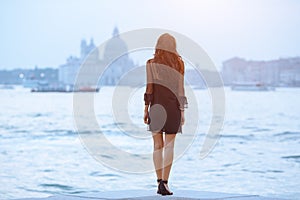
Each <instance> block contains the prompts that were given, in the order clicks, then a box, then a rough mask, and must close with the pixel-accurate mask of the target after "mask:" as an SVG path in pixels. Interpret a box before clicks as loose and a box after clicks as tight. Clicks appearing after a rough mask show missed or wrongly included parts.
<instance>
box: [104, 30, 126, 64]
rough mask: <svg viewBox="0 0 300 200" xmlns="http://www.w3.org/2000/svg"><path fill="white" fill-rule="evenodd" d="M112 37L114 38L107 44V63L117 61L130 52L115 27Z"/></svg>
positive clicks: (105, 51) (105, 54)
mask: <svg viewBox="0 0 300 200" xmlns="http://www.w3.org/2000/svg"><path fill="white" fill-rule="evenodd" d="M112 35H113V37H112V38H111V39H110V40H109V41H108V42H107V44H106V46H105V49H104V54H103V60H104V61H107V62H111V61H112V60H115V59H117V58H118V57H119V56H121V55H123V54H124V53H126V52H127V51H128V47H127V45H126V43H125V42H124V41H123V40H122V39H121V38H120V37H119V30H118V28H117V27H115V29H114V31H113V34H112ZM123 56H124V55H123Z"/></svg>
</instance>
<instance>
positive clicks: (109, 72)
mask: <svg viewBox="0 0 300 200" xmlns="http://www.w3.org/2000/svg"><path fill="white" fill-rule="evenodd" d="M112 36H113V38H112V39H111V40H109V42H108V43H107V44H106V46H105V49H104V52H103V58H100V57H99V52H98V49H97V48H96V46H95V45H94V42H93V39H91V41H90V44H87V42H86V41H85V40H82V41H81V45H80V57H79V58H78V57H73V56H71V57H69V58H68V59H67V62H66V63H65V64H63V65H61V66H59V81H60V82H61V83H62V84H64V85H71V86H73V85H74V84H75V80H76V77H77V74H78V72H79V70H80V67H81V66H82V65H84V66H85V67H86V66H88V69H90V71H88V72H86V73H85V74H81V78H82V79H81V80H79V82H78V84H80V85H82V86H91V84H92V83H93V82H94V81H95V80H91V74H93V73H95V72H96V71H97V70H99V69H100V68H102V67H105V68H106V70H105V72H104V74H103V75H102V77H101V80H100V82H99V84H100V83H101V84H102V85H115V84H117V83H118V80H119V79H120V77H121V76H122V75H123V74H124V73H125V72H127V71H129V70H130V69H131V68H133V67H134V62H133V61H132V60H131V59H130V58H129V56H128V54H127V53H126V54H124V52H128V48H127V45H126V43H125V42H124V41H123V40H122V39H121V38H120V36H119V30H118V28H117V27H115V28H114V30H113V35H112ZM120 55H122V56H121V57H119V56H120ZM86 58H88V59H87V60H86ZM99 78H100V77H99Z"/></svg>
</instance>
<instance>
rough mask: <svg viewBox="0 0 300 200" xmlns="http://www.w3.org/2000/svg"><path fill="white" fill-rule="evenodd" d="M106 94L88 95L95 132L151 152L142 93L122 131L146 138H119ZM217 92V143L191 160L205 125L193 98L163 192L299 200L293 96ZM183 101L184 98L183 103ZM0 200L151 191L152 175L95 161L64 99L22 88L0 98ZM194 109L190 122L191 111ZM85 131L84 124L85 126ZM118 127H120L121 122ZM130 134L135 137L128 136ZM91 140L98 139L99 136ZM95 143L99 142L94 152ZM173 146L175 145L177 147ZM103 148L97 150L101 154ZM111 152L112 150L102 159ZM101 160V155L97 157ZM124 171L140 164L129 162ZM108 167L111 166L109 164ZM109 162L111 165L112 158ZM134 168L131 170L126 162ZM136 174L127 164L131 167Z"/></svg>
mask: <svg viewBox="0 0 300 200" xmlns="http://www.w3.org/2000/svg"><path fill="white" fill-rule="evenodd" d="M114 90H115V88H114V87H104V88H101V90H100V92H99V93H95V95H94V104H95V105H94V108H95V109H94V112H95V117H96V118H97V122H98V124H99V127H100V128H101V130H102V132H101V134H104V135H105V137H106V138H107V139H108V141H110V142H111V143H112V144H113V145H114V146H115V147H117V148H118V149H122V150H123V151H128V152H131V153H134V152H135V153H145V152H146V153H151V151H152V141H151V135H150V133H149V132H147V126H146V125H145V124H143V119H142V118H143V109H144V108H143V90H144V89H143V88H141V89H139V90H137V91H136V93H135V94H134V95H133V97H132V98H130V99H129V100H128V102H127V105H128V106H127V111H128V112H129V114H128V115H129V117H130V119H131V123H134V124H135V125H136V127H139V128H141V129H138V130H139V131H140V130H144V131H143V132H141V133H140V134H141V135H145V134H149V138H148V139H145V140H139V139H136V137H133V136H132V135H131V134H130V133H129V134H126V133H125V134H124V133H120V131H119V128H120V127H119V125H120V124H119V123H118V122H116V116H114V114H113V112H112V110H113V109H112V107H113V105H112V104H111V102H112V101H111V100H112V98H113V92H114ZM224 90H225V107H226V108H225V120H224V125H223V128H222V130H221V132H220V134H221V137H220V138H218V140H217V143H216V145H215V146H214V148H213V149H212V151H211V152H210V154H209V155H207V156H206V157H205V158H202V159H201V158H200V150H201V147H202V144H203V141H204V139H205V137H206V134H207V131H208V129H209V127H210V124H211V117H212V114H211V113H212V102H211V95H210V93H209V90H196V89H195V90H193V95H194V96H195V97H196V99H197V104H195V103H193V101H191V102H190V104H189V108H188V109H187V110H186V122H185V125H184V128H183V134H178V135H177V136H176V142H175V150H176V149H180V144H181V143H180V142H181V141H184V140H185V138H186V137H187V135H189V134H190V133H189V132H188V130H189V129H188V126H190V124H191V123H192V122H194V121H195V120H194V121H193V119H194V118H195V117H196V118H197V119H198V120H197V123H198V124H197V125H198V127H197V130H196V131H195V133H193V134H194V137H193V140H192V142H191V144H190V146H188V148H186V149H185V151H184V152H182V154H181V155H180V156H176V159H175V162H174V164H173V168H172V171H171V177H170V179H169V181H170V187H171V188H172V189H173V190H175V191H176V189H188V190H199V191H215V192H227V193H241V194H258V195H263V196H270V197H283V198H290V199H298V198H299V197H300V192H299V191H300V147H299V144H300V123H299V122H300V104H299V97H300V89H298V88H277V89H276V91H268V92H260V91H251V92H247V91H231V90H230V88H224ZM188 97H189V96H188ZM0 99H1V101H0V110H1V115H0V162H1V164H0V198H1V199H2V198H4V199H13V198H24V197H46V196H49V195H53V194H80V193H84V192H97V191H109V190H126V189H152V190H153V194H155V192H156V177H155V174H154V172H149V171H148V172H144V173H133V172H124V171H120V170H118V169H114V168H113V167H110V166H107V165H105V164H104V163H101V161H99V160H96V159H94V158H93V157H92V156H91V154H90V153H89V152H90V151H89V147H88V146H86V145H85V144H83V143H82V140H81V139H80V135H78V134H77V129H76V120H74V116H73V113H74V109H77V108H74V107H73V102H74V95H73V94H72V93H31V92H30V91H29V90H27V89H24V88H22V87H16V88H15V89H14V90H1V91H0ZM196 107H197V108H198V116H192V115H191V110H195V109H196ZM87 123H88V122H87ZM123 125H124V124H123ZM125 126H128V127H129V129H127V130H129V132H132V133H133V132H134V136H136V135H137V134H139V133H138V132H135V130H134V129H132V130H131V129H130V127H131V124H125ZM99 134H100V133H99ZM99 145H101V143H100V144H99ZM176 145H177V146H176ZM109 152H110V149H106V153H109ZM111 152H112V151H111ZM100 153H101V152H100ZM134 156H136V155H134V154H132V158H130V159H129V160H128V162H130V163H125V162H126V161H122V162H124V165H125V164H127V165H128V166H130V164H131V161H132V160H134V159H140V158H138V157H134ZM111 159H116V158H115V157H113V156H112V157H111ZM116 161H118V160H116ZM132 165H134V162H133V164H132ZM134 167H137V166H132V169H134Z"/></svg>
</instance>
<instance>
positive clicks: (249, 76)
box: [221, 57, 300, 86]
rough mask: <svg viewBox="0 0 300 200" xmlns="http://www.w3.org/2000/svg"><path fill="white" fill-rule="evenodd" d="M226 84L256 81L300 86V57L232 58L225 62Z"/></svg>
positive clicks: (224, 75)
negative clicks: (265, 59)
mask: <svg viewBox="0 0 300 200" xmlns="http://www.w3.org/2000/svg"><path fill="white" fill-rule="evenodd" d="M221 73H222V77H223V80H224V83H225V85H232V84H234V83H237V82H238V83H240V82H256V83H263V84H266V85H272V86H300V57H296V58H286V59H278V60H271V61H247V60H245V59H242V58H232V59H230V60H227V61H225V62H223V68H222V72H221Z"/></svg>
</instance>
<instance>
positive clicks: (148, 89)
mask: <svg viewBox="0 0 300 200" xmlns="http://www.w3.org/2000/svg"><path fill="white" fill-rule="evenodd" d="M146 79H147V85H146V92H145V94H144V101H145V109H144V123H145V124H149V117H148V116H149V111H148V110H149V105H151V103H152V100H153V75H152V70H151V63H150V61H148V62H147V64H146Z"/></svg>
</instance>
